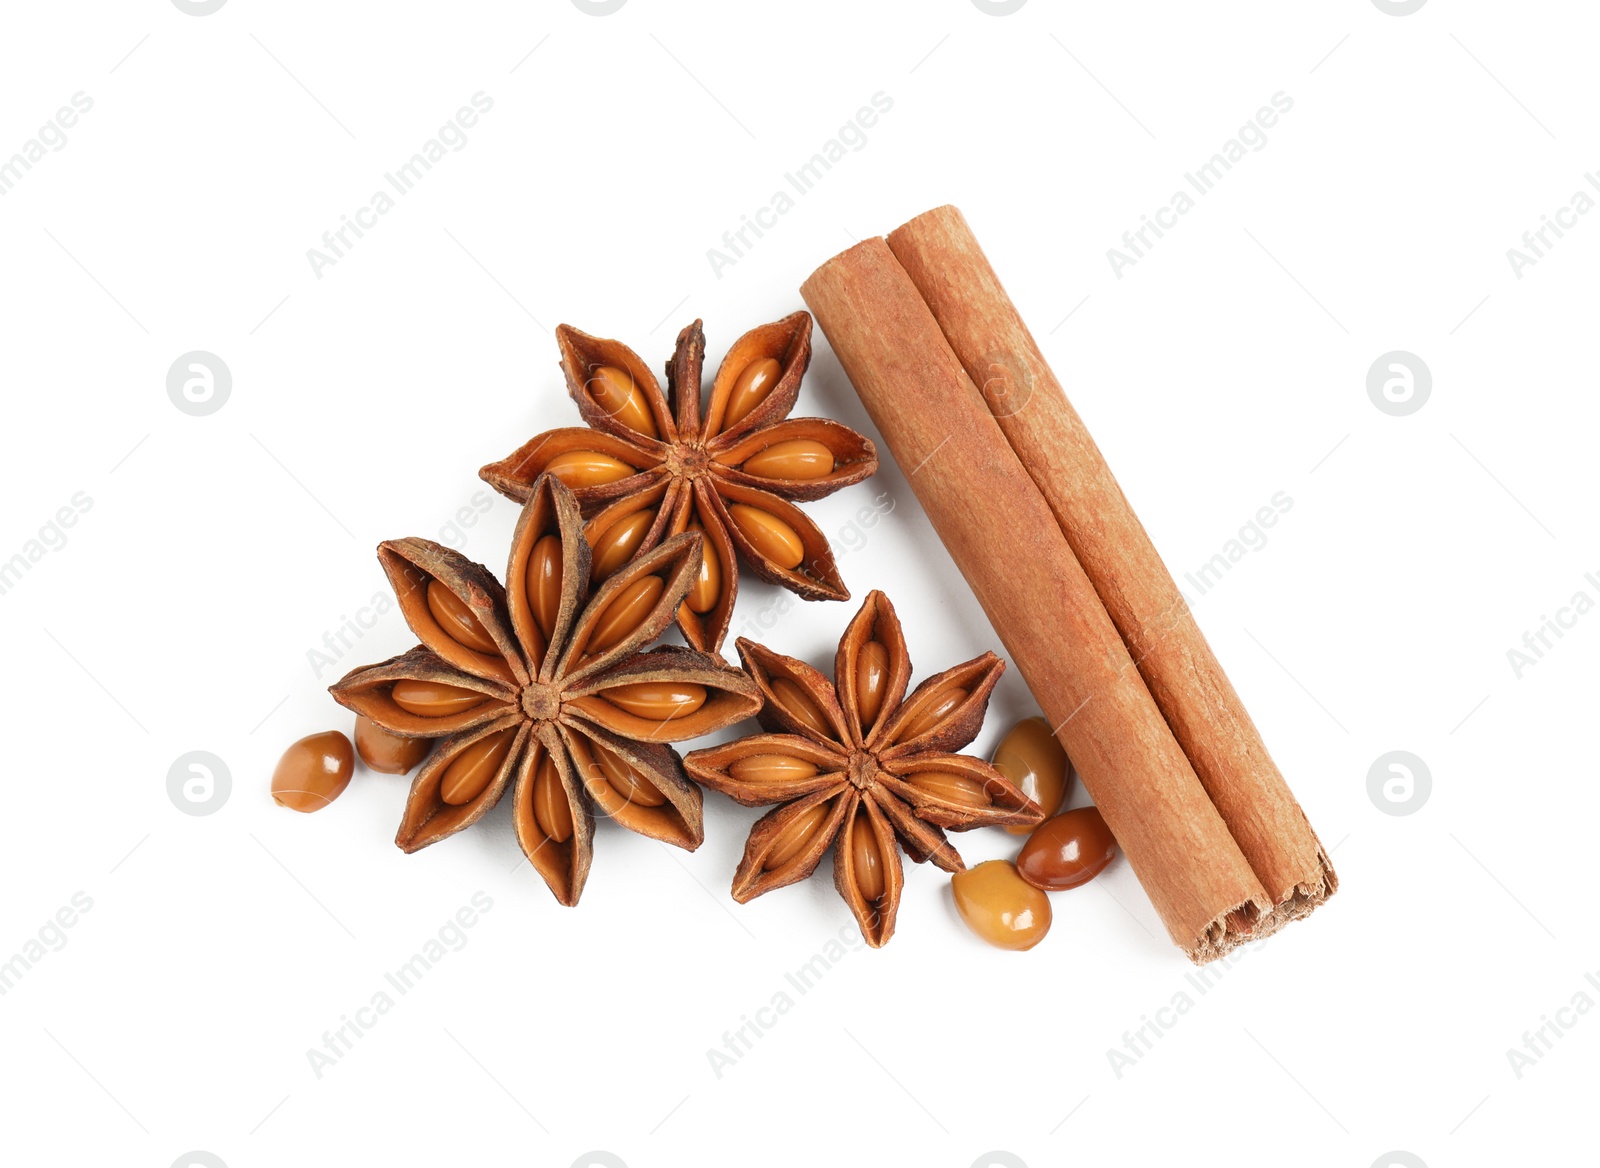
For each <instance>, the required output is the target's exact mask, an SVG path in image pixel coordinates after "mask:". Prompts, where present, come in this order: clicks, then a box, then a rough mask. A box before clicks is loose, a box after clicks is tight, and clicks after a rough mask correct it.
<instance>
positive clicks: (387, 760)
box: [355, 694, 483, 775]
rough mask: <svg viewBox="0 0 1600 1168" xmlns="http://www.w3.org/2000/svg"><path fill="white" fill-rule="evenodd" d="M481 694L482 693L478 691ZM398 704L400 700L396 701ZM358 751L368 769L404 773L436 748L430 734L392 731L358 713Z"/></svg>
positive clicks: (380, 772) (388, 772)
mask: <svg viewBox="0 0 1600 1168" xmlns="http://www.w3.org/2000/svg"><path fill="white" fill-rule="evenodd" d="M478 696H479V697H482V696H483V695H482V694H479V695H478ZM397 704H398V703H397ZM355 740H356V754H358V755H360V756H361V761H362V762H364V763H366V764H367V767H368V769H370V770H375V771H377V772H378V773H379V774H384V775H403V774H405V773H406V772H407V771H409V770H410V769H411V768H412V767H414V766H416V765H417V764H418V763H419V762H421V761H422V760H423V759H425V758H427V757H428V751H430V750H432V749H433V739H431V738H407V737H406V736H405V735H403V734H391V733H390V732H389V731H387V730H385V729H384V728H383V727H382V726H380V725H378V724H377V723H376V722H374V721H373V720H372V719H371V718H368V717H366V716H365V715H362V714H357V715H356V732H355Z"/></svg>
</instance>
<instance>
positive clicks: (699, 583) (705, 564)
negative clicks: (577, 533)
mask: <svg viewBox="0 0 1600 1168" xmlns="http://www.w3.org/2000/svg"><path fill="white" fill-rule="evenodd" d="M686 530H688V531H698V532H700V534H701V536H702V537H705V530H706V529H705V528H704V527H702V526H701V525H700V521H699V520H698V519H697V520H695V521H694V522H693V523H691V524H689V526H688V528H687V529H686ZM721 596H722V564H721V563H720V562H719V561H718V559H717V553H716V551H715V550H714V549H713V548H712V546H711V540H710V539H709V538H703V541H702V543H701V544H700V574H699V575H697V576H696V577H695V579H694V587H693V588H691V589H689V599H688V600H686V601H685V602H684V603H685V604H687V605H688V606H689V609H690V611H692V612H699V613H706V612H710V611H711V610H712V609H713V608H716V607H717V600H718V599H719V598H720V597H721Z"/></svg>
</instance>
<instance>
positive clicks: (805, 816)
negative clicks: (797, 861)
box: [761, 801, 828, 872]
mask: <svg viewBox="0 0 1600 1168" xmlns="http://www.w3.org/2000/svg"><path fill="white" fill-rule="evenodd" d="M827 818H828V804H827V802H826V801H824V802H822V803H818V804H817V805H816V806H815V807H810V808H807V809H806V810H805V811H803V812H801V813H800V814H799V815H797V816H795V817H794V818H793V819H792V820H790V821H789V825H788V826H787V827H785V828H784V829H783V830H782V831H780V832H779V833H778V835H777V838H776V839H774V840H773V841H772V847H771V848H769V849H768V850H767V858H766V859H765V860H764V861H762V865H761V866H762V867H763V868H765V869H766V870H767V871H768V872H770V871H772V870H773V869H774V868H781V867H783V865H785V864H787V863H788V862H789V861H790V860H792V859H794V858H795V857H796V856H797V855H799V854H800V853H801V852H802V851H804V850H805V846H806V845H807V844H808V843H810V842H811V840H812V837H814V836H815V835H816V834H817V832H818V831H819V830H820V829H821V827H822V824H823V822H824V821H825V820H826V819H827Z"/></svg>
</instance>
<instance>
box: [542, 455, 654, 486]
mask: <svg viewBox="0 0 1600 1168" xmlns="http://www.w3.org/2000/svg"><path fill="white" fill-rule="evenodd" d="M544 469H545V471H546V473H548V474H553V475H555V477H556V478H558V479H560V480H561V481H562V482H564V483H566V484H567V486H569V487H571V488H573V489H574V490H576V489H578V488H579V487H598V486H601V485H603V484H605V483H614V482H616V481H617V480H618V479H625V478H627V477H628V476H629V475H631V474H634V473H636V472H635V471H634V469H633V467H631V466H629V465H628V464H627V463H625V462H623V461H622V460H621V459H620V458H612V457H611V456H610V455H609V454H601V453H600V452H599V451H598V450H569V451H567V452H566V453H565V454H558V455H556V456H555V457H554V458H552V459H551V460H550V461H549V462H548V463H546V464H545V468H544Z"/></svg>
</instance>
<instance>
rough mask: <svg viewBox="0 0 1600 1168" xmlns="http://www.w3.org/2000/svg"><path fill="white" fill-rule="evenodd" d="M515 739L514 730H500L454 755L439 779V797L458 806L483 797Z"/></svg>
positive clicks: (515, 733)
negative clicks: (480, 796)
mask: <svg viewBox="0 0 1600 1168" xmlns="http://www.w3.org/2000/svg"><path fill="white" fill-rule="evenodd" d="M516 736H517V732H516V730H515V729H511V730H501V731H500V732H499V733H497V734H490V735H487V736H486V737H483V738H480V739H478V740H477V741H476V742H474V743H473V744H472V745H471V746H469V747H467V748H466V749H465V750H463V751H462V752H461V753H460V754H458V755H456V757H455V759H454V760H452V761H451V763H450V765H449V766H447V767H446V768H445V771H444V776H443V777H442V778H441V779H440V780H439V798H441V799H443V800H444V801H445V802H446V803H449V804H450V805H451V806H453V807H459V806H461V804H463V803H471V802H472V801H473V800H474V799H476V798H477V797H478V796H479V795H481V794H483V792H484V789H485V788H486V787H488V785H489V784H490V783H491V782H493V781H494V777H495V775H496V774H498V773H499V771H500V766H501V764H502V763H504V762H505V760H506V755H507V754H508V753H509V752H510V750H511V743H512V741H513V740H514V739H515V738H516Z"/></svg>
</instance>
